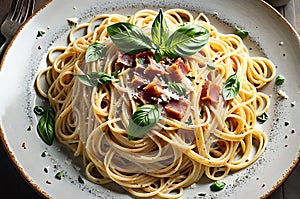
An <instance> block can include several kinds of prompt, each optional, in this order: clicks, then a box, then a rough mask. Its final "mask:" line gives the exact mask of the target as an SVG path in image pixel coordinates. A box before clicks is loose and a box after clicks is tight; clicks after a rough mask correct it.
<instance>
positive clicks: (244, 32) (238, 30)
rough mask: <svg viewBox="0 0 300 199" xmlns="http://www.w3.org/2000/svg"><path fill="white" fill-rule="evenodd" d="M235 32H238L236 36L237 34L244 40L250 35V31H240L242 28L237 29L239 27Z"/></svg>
mask: <svg viewBox="0 0 300 199" xmlns="http://www.w3.org/2000/svg"><path fill="white" fill-rule="evenodd" d="M235 32H236V34H237V35H238V36H239V37H240V38H242V39H244V38H245V37H247V36H248V34H249V32H248V30H243V29H240V28H239V27H237V26H236V27H235Z"/></svg>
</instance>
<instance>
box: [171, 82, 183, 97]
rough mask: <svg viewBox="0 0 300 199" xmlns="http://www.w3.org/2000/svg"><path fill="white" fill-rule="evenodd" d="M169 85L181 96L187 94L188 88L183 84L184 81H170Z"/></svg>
mask: <svg viewBox="0 0 300 199" xmlns="http://www.w3.org/2000/svg"><path fill="white" fill-rule="evenodd" d="M168 87H169V89H170V90H171V91H173V92H174V93H176V94H177V95H179V96H185V94H186V88H185V87H184V86H183V84H182V83H178V82H170V83H169V84H168Z"/></svg>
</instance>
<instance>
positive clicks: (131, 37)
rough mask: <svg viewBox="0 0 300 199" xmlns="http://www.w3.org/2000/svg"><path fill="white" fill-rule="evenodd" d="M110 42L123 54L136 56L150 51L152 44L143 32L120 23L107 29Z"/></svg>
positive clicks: (131, 25) (132, 26) (127, 24)
mask: <svg viewBox="0 0 300 199" xmlns="http://www.w3.org/2000/svg"><path fill="white" fill-rule="evenodd" d="M107 33H108V35H109V36H110V38H111V40H112V42H113V43H114V44H115V45H116V46H117V48H119V49H120V50H122V51H123V52H125V53H128V54H137V53H140V52H144V51H147V50H150V49H152V43H151V41H150V39H149V37H147V35H145V34H144V33H143V31H142V30H141V29H140V28H139V27H137V26H135V25H133V24H130V23H126V22H120V23H115V24H113V25H110V26H108V27H107Z"/></svg>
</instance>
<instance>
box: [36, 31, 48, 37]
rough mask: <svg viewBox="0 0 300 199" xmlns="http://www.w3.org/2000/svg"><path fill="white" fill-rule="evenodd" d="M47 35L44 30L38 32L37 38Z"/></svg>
mask: <svg viewBox="0 0 300 199" xmlns="http://www.w3.org/2000/svg"><path fill="white" fill-rule="evenodd" d="M45 33H46V32H45V31H43V30H38V32H37V37H41V36H43V35H44V34H45Z"/></svg>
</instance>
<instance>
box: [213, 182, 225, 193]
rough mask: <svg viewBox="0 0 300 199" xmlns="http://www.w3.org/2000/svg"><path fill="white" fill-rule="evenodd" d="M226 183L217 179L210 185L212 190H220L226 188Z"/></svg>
mask: <svg viewBox="0 0 300 199" xmlns="http://www.w3.org/2000/svg"><path fill="white" fill-rule="evenodd" d="M225 185H226V183H225V182H221V181H216V182H214V183H212V184H211V185H210V189H211V190H212V191H220V190H222V189H224V187H225Z"/></svg>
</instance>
